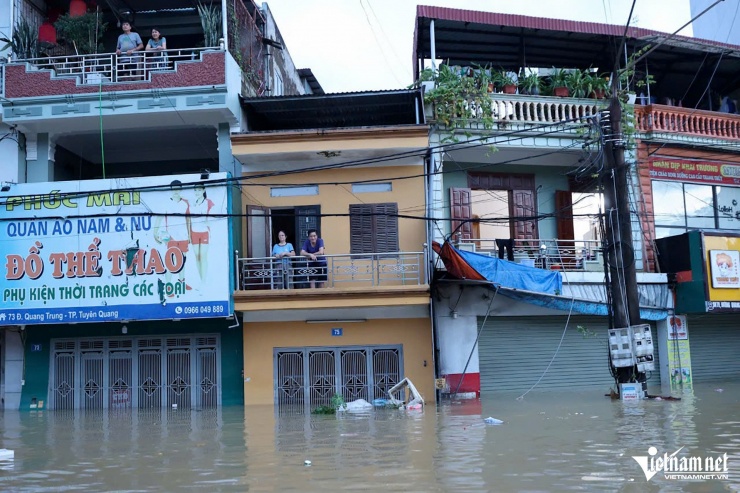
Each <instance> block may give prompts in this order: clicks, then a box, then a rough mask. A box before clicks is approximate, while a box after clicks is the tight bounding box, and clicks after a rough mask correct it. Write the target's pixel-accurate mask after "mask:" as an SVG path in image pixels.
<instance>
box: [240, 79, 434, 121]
mask: <svg viewBox="0 0 740 493" xmlns="http://www.w3.org/2000/svg"><path fill="white" fill-rule="evenodd" d="M421 98H422V95H421V90H419V89H404V90H389V91H372V92H367V91H364V92H347V93H336V94H304V95H299V96H274V97H268V98H249V99H242V107H243V108H244V110H245V112H246V114H247V126H248V128H249V131H270V130H300V129H317V128H351V127H370V126H387V125H409V124H416V123H423V122H424V114H423V104H422V99H421Z"/></svg>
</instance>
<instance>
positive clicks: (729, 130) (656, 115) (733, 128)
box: [635, 104, 740, 141]
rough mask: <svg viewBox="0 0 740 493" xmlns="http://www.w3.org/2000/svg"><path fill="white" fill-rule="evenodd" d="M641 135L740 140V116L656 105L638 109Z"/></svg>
mask: <svg viewBox="0 0 740 493" xmlns="http://www.w3.org/2000/svg"><path fill="white" fill-rule="evenodd" d="M635 127H636V129H637V131H638V132H644V133H653V134H655V133H659V134H668V135H669V136H670V135H674V136H675V135H685V136H693V137H704V138H712V139H722V140H733V141H737V140H740V115H733V114H728V113H718V112H715V111H703V110H695V109H691V108H678V107H675V106H664V105H658V104H652V105H647V106H635Z"/></svg>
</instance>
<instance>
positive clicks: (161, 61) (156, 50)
mask: <svg viewBox="0 0 740 493" xmlns="http://www.w3.org/2000/svg"><path fill="white" fill-rule="evenodd" d="M166 49H167V38H165V37H164V36H162V33H160V32H159V29H157V28H156V27H154V28H152V37H151V39H150V40H149V42H148V43H147V44H146V51H147V52H153V54H155V56H153V57H152V58H151V64H150V65H149V67H150V68H153V69H158V68H161V69H165V68H167V54H166V53H163V52H164V50H166Z"/></svg>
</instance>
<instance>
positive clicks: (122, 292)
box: [0, 173, 233, 326]
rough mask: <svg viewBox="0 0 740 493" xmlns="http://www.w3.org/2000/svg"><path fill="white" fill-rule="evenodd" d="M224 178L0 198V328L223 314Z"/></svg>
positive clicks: (226, 283) (95, 183)
mask: <svg viewBox="0 0 740 493" xmlns="http://www.w3.org/2000/svg"><path fill="white" fill-rule="evenodd" d="M226 177H227V175H226V173H219V174H216V173H212V174H211V175H210V177H209V180H201V179H200V175H181V176H152V177H146V178H120V179H110V180H86V181H75V182H45V183H29V184H18V185H12V186H11V189H10V191H8V192H2V193H0V231H1V234H2V240H1V241H0V261H1V262H2V264H1V265H2V266H3V283H2V288H1V289H0V296H2V305H1V306H0V326H2V325H20V324H55V323H82V322H105V321H121V320H163V319H180V318H183V319H184V318H196V317H226V316H228V315H229V312H230V290H231V288H232V286H231V279H232V277H233V276H232V275H231V257H232V256H231V254H230V249H229V228H228V221H229V220H228V211H229V188H228V185H227V184H226V183H225V182H224V180H225V178H226Z"/></svg>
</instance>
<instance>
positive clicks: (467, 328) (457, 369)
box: [435, 303, 480, 397]
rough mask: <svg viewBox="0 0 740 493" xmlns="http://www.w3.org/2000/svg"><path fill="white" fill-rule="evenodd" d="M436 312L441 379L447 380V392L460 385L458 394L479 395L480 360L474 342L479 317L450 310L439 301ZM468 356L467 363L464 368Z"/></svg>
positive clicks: (451, 391) (453, 390) (452, 391)
mask: <svg viewBox="0 0 740 493" xmlns="http://www.w3.org/2000/svg"><path fill="white" fill-rule="evenodd" d="M435 312H436V314H435V323H436V324H437V341H436V343H437V348H438V354H439V376H440V378H445V379H446V380H447V387H449V390H448V391H449V392H450V393H454V392H455V389H457V386H458V384H460V389H459V390H458V396H460V394H468V396H469V397H476V396H479V395H480V363H479V359H478V346H477V345H476V344H475V341H476V337H477V336H478V318H477V317H476V316H463V315H459V314H457V313H456V312H450V310H449V307H448V306H447V304H446V303H440V306H439V308H438V309H435ZM474 346H475V347H474ZM471 352H472V356H471ZM468 358H470V363H468V367H467V370H466V369H465V364H466V363H467V362H468ZM463 371H465V375H463ZM461 380H462V383H460V381H461Z"/></svg>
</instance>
